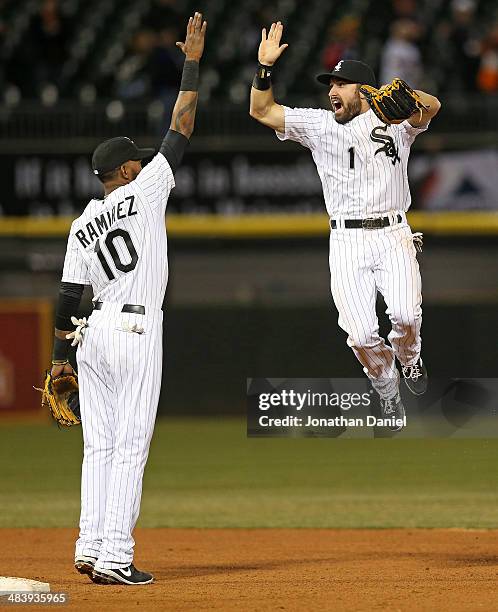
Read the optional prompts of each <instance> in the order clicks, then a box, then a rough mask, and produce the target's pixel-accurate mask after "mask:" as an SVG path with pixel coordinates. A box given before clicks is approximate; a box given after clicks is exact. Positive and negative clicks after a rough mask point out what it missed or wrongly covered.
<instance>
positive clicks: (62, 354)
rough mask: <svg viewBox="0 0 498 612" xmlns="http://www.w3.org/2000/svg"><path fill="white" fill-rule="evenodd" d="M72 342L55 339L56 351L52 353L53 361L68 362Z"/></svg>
mask: <svg viewBox="0 0 498 612" xmlns="http://www.w3.org/2000/svg"><path fill="white" fill-rule="evenodd" d="M70 346H71V340H62V338H58V337H57V336H55V337H54V350H53V352H52V361H64V360H67V354H68V353H69V347H70Z"/></svg>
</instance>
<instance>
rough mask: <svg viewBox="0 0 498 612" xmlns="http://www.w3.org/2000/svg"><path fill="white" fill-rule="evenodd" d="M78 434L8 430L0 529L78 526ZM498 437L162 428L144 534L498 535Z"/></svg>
mask: <svg viewBox="0 0 498 612" xmlns="http://www.w3.org/2000/svg"><path fill="white" fill-rule="evenodd" d="M81 448H82V444H81V429H80V428H73V429H72V430H68V431H59V430H57V429H56V428H54V427H48V426H42V425H39V426H36V425H30V426H25V425H23V426H17V425H16V426H14V425H3V426H0V466H1V468H2V470H1V476H0V527H70V526H76V525H77V520H78V512H79V478H80V462H81V452H82V451H81ZM497 460H498V439H493V440H455V439H441V440H413V439H405V440H364V439H362V440H359V439H356V440H346V439H345V440H333V439H247V438H246V435H245V422H244V421H242V420H236V419H219V420H178V419H176V420H161V421H159V422H158V424H157V426H156V431H155V435H154V439H153V442H152V448H151V454H150V458H149V463H148V466H147V470H146V475H145V483H144V496H143V503H142V512H141V518H140V523H139V525H140V526H142V527H376V528H382V527H474V528H494V527H498V468H497V464H498V461H497Z"/></svg>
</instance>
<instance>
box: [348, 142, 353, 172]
mask: <svg viewBox="0 0 498 612" xmlns="http://www.w3.org/2000/svg"><path fill="white" fill-rule="evenodd" d="M348 153H349V167H350V168H351V170H354V147H349V149H348Z"/></svg>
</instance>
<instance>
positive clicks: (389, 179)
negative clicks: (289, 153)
mask: <svg viewBox="0 0 498 612" xmlns="http://www.w3.org/2000/svg"><path fill="white" fill-rule="evenodd" d="M284 110H285V132H284V133H279V132H276V134H277V136H278V138H279V139H280V140H294V141H296V142H299V143H300V144H302V145H303V146H305V147H307V148H308V149H310V150H311V154H312V156H313V160H314V162H315V164H316V167H317V170H318V174H319V176H320V179H321V181H322V187H323V194H324V198H325V205H326V207H327V212H328V214H329V217H345V218H353V219H354V218H358V219H362V218H365V217H372V216H379V215H382V214H384V213H388V212H392V211H396V210H404V211H406V210H408V208H409V207H410V204H411V197H410V188H409V185H408V175H407V164H408V157H409V154H410V147H411V145H412V143H413V141H414V140H415V137H416V136H417V135H418V134H420V133H421V132H423V131H424V130H426V129H427V127H428V126H423V127H421V128H414V127H412V126H411V125H410V124H409V123H408V121H404V122H403V123H400V124H398V125H385V124H384V123H382V121H380V120H379V119H377V117H376V115H375V113H374V112H373V111H372V110H368V111H367V112H365V113H362V114H361V115H358V116H357V117H355V118H354V119H352V120H351V121H349V122H348V123H346V124H344V125H341V124H339V123H337V122H336V120H335V119H334V113H333V112H332V111H330V110H324V109H316V108H289V107H288V106H284Z"/></svg>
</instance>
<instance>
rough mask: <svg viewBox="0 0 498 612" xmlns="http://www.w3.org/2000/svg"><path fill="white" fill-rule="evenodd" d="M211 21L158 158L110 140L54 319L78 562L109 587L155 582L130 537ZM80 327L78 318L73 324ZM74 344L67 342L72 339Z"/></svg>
mask: <svg viewBox="0 0 498 612" xmlns="http://www.w3.org/2000/svg"><path fill="white" fill-rule="evenodd" d="M206 26H207V23H206V22H205V21H204V22H203V21H202V15H201V14H200V13H195V15H194V16H193V17H191V18H190V19H189V22H188V26H187V35H186V39H185V42H184V43H181V42H180V43H177V46H178V47H179V48H180V49H181V50H182V51H183V53H184V54H185V64H184V67H183V76H182V82H181V85H180V93H179V95H178V98H177V101H176V104H175V106H174V108H173V113H172V118H171V125H170V129H169V130H168V132H167V133H166V136H165V137H164V140H163V142H162V144H161V147H160V149H159V152H158V153H157V154H156V155H155V157H153V159H152V161H150V163H149V164H147V165H146V166H145V167H144V168H143V169H142V163H141V160H143V159H145V158H147V157H151V156H152V155H153V154H154V150H153V149H139V148H137V146H136V145H135V143H134V142H133V141H132V140H130V139H129V138H125V137H118V138H112V139H110V140H107V141H105V142H103V143H102V144H100V145H99V146H98V147H97V148H96V149H95V152H94V154H93V158H92V167H93V170H94V172H95V174H96V175H97V176H98V178H99V179H100V180H101V182H102V183H103V186H104V193H105V195H104V198H103V199H93V200H91V201H90V203H89V204H88V206H87V207H86V208H85V210H84V212H83V214H82V215H81V216H80V217H79V218H78V219H76V220H75V221H74V222H73V224H72V226H71V231H70V234H69V239H68V244H67V252H66V258H65V261H64V270H63V274H62V282H61V287H60V295H59V303H58V307H57V313H56V330H55V340H54V350H53V361H52V364H53V365H52V370H51V374H52V376H53V377H57V376H59V375H60V374H62V373H65V372H69V373H71V372H72V368H71V366H70V365H69V363H68V361H67V356H68V350H69V345H70V344H71V340H73V341H79V344H78V349H77V362H78V370H79V372H78V374H79V396H80V397H79V399H80V408H81V421H82V425H83V439H84V458H83V467H82V478H81V517H80V534H79V539H78V541H77V542H76V553H75V567H76V569H77V570H78V571H79V572H80V573H83V574H88V575H89V576H90V577H91V579H92V580H93V581H94V582H96V583H100V584H128V585H142V584H149V583H151V582H152V581H153V576H152V575H151V574H149V573H147V572H142V571H139V570H137V569H136V568H135V567H134V565H133V548H134V540H133V537H132V531H133V529H134V527H135V524H136V522H137V519H138V515H139V509H140V500H141V494H142V479H143V473H144V468H145V464H146V461H147V456H148V452H149V445H150V441H151V438H152V433H153V429H154V422H155V417H156V411H157V403H158V399H159V391H160V386H161V370H162V361H163V357H162V319H163V312H162V310H161V308H162V303H163V299H164V293H165V290H166V284H167V280H168V260H167V240H166V227H165V219H164V215H165V212H166V205H167V202H168V198H169V195H170V192H171V190H172V189H173V187H174V186H175V179H174V175H175V172H176V170H177V168H178V165H179V164H180V162H181V160H182V157H183V154H184V151H185V148H186V146H187V144H188V142H189V140H188V139H189V138H190V136H191V134H192V131H193V128H194V119H195V113H196V106H197V91H198V81H199V61H200V59H201V56H202V53H203V50H204V38H205V32H206ZM84 285H91V286H92V289H93V294H94V297H93V308H94V310H93V312H92V314H91V316H90V317H89V319H88V322H87V321H86V320H85V319H80V320H79V321H78V327H77V329H76V330H75V331H74V328H73V326H72V324H71V315H74V314H75V313H76V312H77V309H78V306H79V303H80V299H81V295H82V293H83V288H84ZM73 323H74V320H73ZM67 337H69V340H68V339H67Z"/></svg>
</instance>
